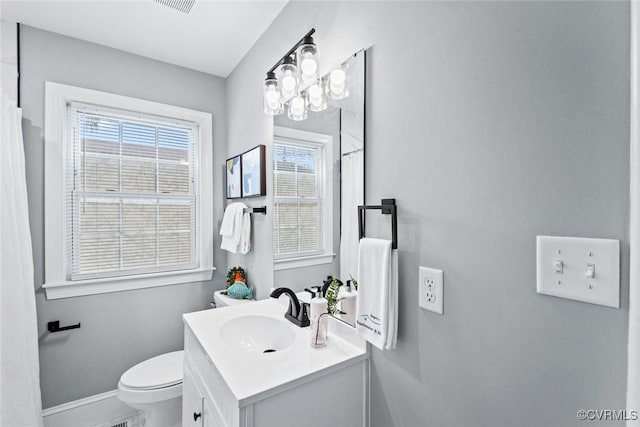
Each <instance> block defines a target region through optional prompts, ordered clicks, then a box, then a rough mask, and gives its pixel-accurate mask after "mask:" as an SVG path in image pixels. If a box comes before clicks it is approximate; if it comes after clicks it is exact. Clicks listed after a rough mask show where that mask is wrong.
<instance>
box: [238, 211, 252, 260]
mask: <svg viewBox="0 0 640 427" xmlns="http://www.w3.org/2000/svg"><path fill="white" fill-rule="evenodd" d="M250 250H251V215H250V214H248V213H244V214H243V215H242V228H241V230H240V243H239V244H238V253H241V254H246V253H247V252H249V251H250Z"/></svg>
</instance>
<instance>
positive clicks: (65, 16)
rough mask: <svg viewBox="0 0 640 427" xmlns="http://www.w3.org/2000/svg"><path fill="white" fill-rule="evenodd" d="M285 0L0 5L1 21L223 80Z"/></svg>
mask: <svg viewBox="0 0 640 427" xmlns="http://www.w3.org/2000/svg"><path fill="white" fill-rule="evenodd" d="M287 2H288V0H277V1H267V0H253V1H238V0H236V1H220V0H215V1H214V0H196V2H195V4H194V6H193V8H192V9H191V12H190V13H189V14H188V15H187V14H184V13H182V12H179V11H177V10H174V9H171V8H169V7H167V6H163V5H161V4H158V3H156V2H155V1H153V0H109V1H89V0H76V1H68V0H65V1H62V0H37V1H31V0H22V1H20V0H13V1H11V0H9V1H7V0H1V2H0V13H1V16H2V18H3V19H9V20H13V21H17V22H20V23H22V24H26V25H29V26H32V27H37V28H41V29H44V30H47V31H52V32H55V33H60V34H64V35H67V36H70V37H75V38H78V39H82V40H87V41H90V42H93V43H98V44H101V45H104V46H109V47H113V48H116V49H121V50H124V51H127V52H131V53H135V54H138V55H142V56H146V57H149V58H153V59H157V60H160V61H165V62H169V63H171V64H177V65H181V66H183V67H187V68H192V69H194V70H199V71H204V72H206V73H210V74H215V75H217V76H222V77H226V76H228V75H229V73H230V72H231V71H232V70H233V68H234V67H235V66H236V65H237V64H238V62H240V60H241V59H242V57H243V56H244V55H245V53H247V51H248V50H249V49H250V48H251V46H253V44H254V43H255V42H256V40H257V39H258V38H259V37H260V36H261V35H262V33H263V32H264V31H265V30H266V29H267V27H268V26H269V25H270V24H271V22H272V21H273V20H274V19H275V17H276V16H277V15H278V14H279V13H280V11H281V10H282V8H283V7H284V6H285V5H286V4H287Z"/></svg>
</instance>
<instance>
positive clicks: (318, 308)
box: [310, 292, 328, 347]
mask: <svg viewBox="0 0 640 427" xmlns="http://www.w3.org/2000/svg"><path fill="white" fill-rule="evenodd" d="M310 311H311V316H310V317H311V328H310V329H311V337H310V338H311V347H324V346H325V345H326V344H327V327H328V325H327V322H328V320H327V316H328V310H327V300H326V299H325V298H324V297H323V296H322V292H318V293H317V294H316V297H315V298H314V299H312V300H311V309H310Z"/></svg>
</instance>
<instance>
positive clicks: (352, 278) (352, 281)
mask: <svg viewBox="0 0 640 427" xmlns="http://www.w3.org/2000/svg"><path fill="white" fill-rule="evenodd" d="M349 278H350V279H351V284H352V285H353V289H355V290H356V291H357V290H358V281H357V280H356V279H355V277H353V276H352V275H349Z"/></svg>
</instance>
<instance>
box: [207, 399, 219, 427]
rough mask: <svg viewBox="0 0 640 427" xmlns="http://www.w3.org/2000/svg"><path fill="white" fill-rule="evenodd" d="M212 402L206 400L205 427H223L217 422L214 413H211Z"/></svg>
mask: <svg viewBox="0 0 640 427" xmlns="http://www.w3.org/2000/svg"><path fill="white" fill-rule="evenodd" d="M211 406H212V405H211V402H209V401H208V400H207V399H205V400H204V427H221V426H222V424H220V423H217V422H216V421H215V417H214V414H213V412H212V411H211Z"/></svg>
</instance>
